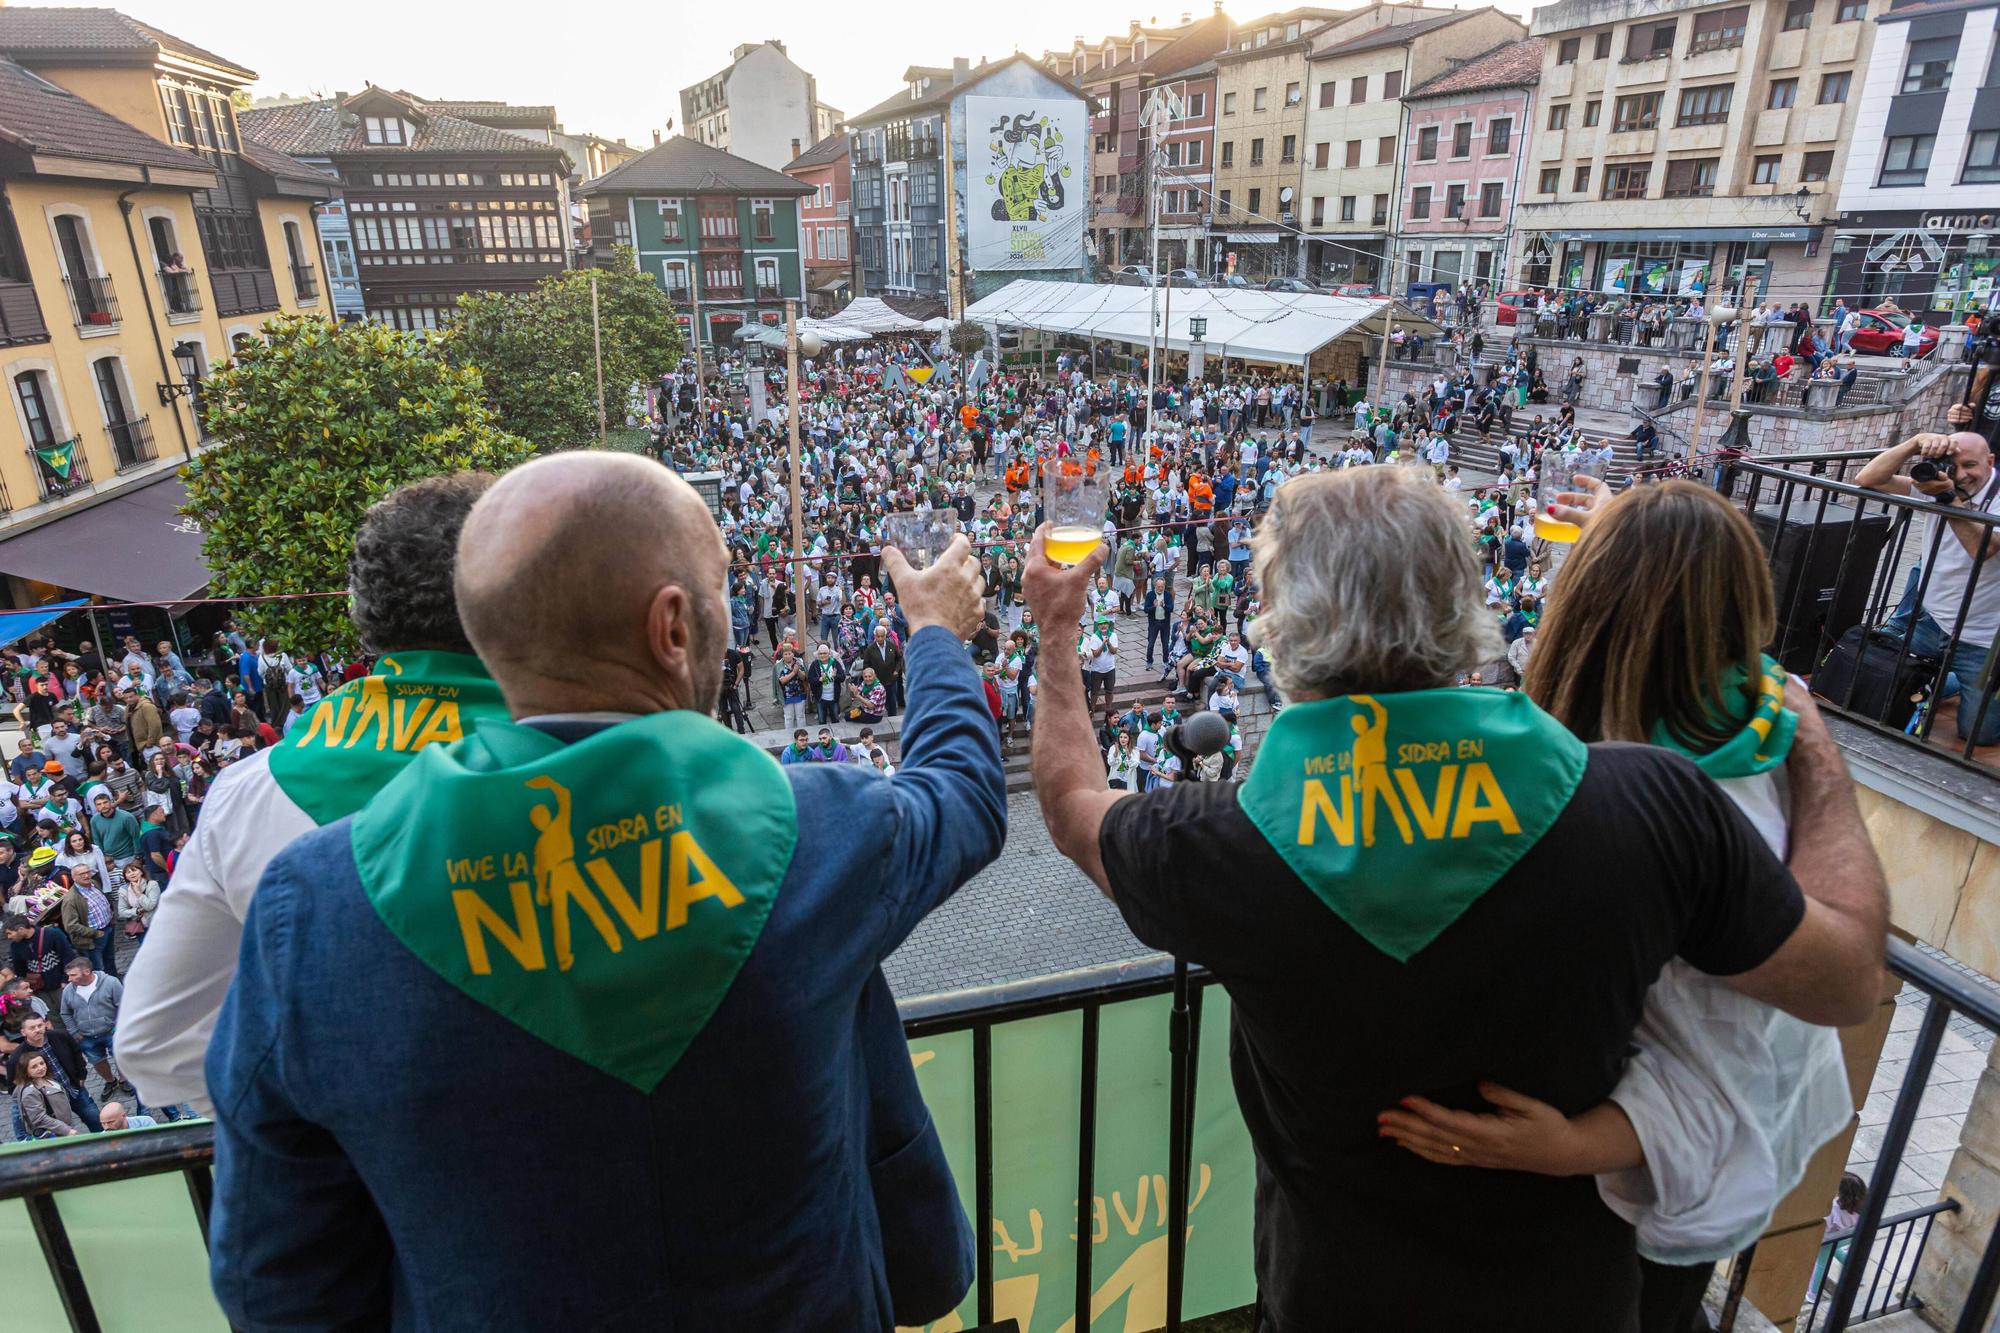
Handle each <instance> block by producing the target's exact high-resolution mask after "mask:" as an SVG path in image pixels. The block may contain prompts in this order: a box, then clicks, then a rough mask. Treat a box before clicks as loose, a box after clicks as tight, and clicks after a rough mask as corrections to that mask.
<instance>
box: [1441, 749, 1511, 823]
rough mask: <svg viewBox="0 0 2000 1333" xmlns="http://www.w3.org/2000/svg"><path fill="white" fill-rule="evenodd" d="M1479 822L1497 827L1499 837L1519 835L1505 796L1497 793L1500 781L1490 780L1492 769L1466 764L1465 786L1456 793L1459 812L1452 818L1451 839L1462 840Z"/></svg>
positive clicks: (1493, 778) (1488, 766) (1489, 765)
mask: <svg viewBox="0 0 2000 1333" xmlns="http://www.w3.org/2000/svg"><path fill="white" fill-rule="evenodd" d="M1482 798H1483V799H1482ZM1481 822H1487V823H1494V824H1498V825H1499V826H1500V831H1501V832H1502V833H1509V834H1516V833H1519V832H1520V831H1521V821H1520V820H1518V819H1516V818H1515V817H1514V807H1513V806H1511V805H1509V804H1508V803H1507V793H1505V792H1503V791H1501V790H1500V783H1499V780H1498V779H1496V778H1495V777H1494V776H1493V766H1492V765H1491V764H1467V765H1466V766H1465V784H1464V785H1463V786H1461V787H1460V788H1459V789H1458V812H1457V813H1456V814H1455V815H1453V816H1452V821H1451V836H1452V837H1454V838H1463V837H1464V836H1465V835H1466V834H1468V833H1470V832H1471V831H1472V826H1473V825H1474V824H1477V823H1481Z"/></svg>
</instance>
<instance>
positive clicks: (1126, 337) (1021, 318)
mask: <svg viewBox="0 0 2000 1333" xmlns="http://www.w3.org/2000/svg"><path fill="white" fill-rule="evenodd" d="M1391 304H1394V306H1395V310H1394V311H1393V313H1392V314H1391V318H1392V319H1393V320H1394V322H1395V324H1396V325H1397V326H1399V327H1402V328H1406V329H1414V330H1418V331H1422V332H1429V331H1431V330H1433V329H1435V328H1436V326H1435V325H1434V324H1432V323H1431V321H1430V320H1428V319H1426V318H1425V317H1423V316H1422V315H1419V314H1417V313H1415V312H1414V311H1412V310H1411V309H1410V308H1409V307H1407V306H1405V305H1403V304H1402V303H1401V302H1394V303H1392V302H1391V301H1389V300H1388V298H1386V297H1380V296H1374V297H1360V296H1317V295H1311V294H1306V293H1297V292H1264V291H1245V290H1244V289H1242V288H1240V287H1199V288H1181V287H1176V288H1174V289H1173V291H1172V296H1171V298H1170V297H1169V295H1168V292H1167V291H1166V290H1165V289H1151V290H1149V289H1147V288H1145V287H1121V286H1098V285H1094V284H1090V283H1081V282H1043V281H1038V280H1032V279H1025V278H1024V279H1022V280H1020V281H1018V282H1010V283H1008V284H1007V285H1006V286H1005V287H1003V288H1001V289H1000V290H999V291H997V292H995V293H993V295H991V296H989V297H987V298H985V299H984V300H982V301H977V302H975V303H974V304H972V305H971V306H969V307H967V309H966V312H965V317H966V318H967V319H970V320H972V321H974V322H975V323H979V324H991V325H999V326H1003V327H1006V328H1016V329H1039V330H1042V331H1043V332H1047V333H1067V334H1074V335H1077V336H1079V337H1086V338H1093V339H1099V340H1103V341H1107V342H1123V343H1132V344H1134V345H1137V346H1145V345H1146V344H1147V343H1149V342H1150V341H1152V338H1153V336H1154V334H1153V332H1152V330H1153V329H1154V327H1155V326H1154V324H1153V311H1154V309H1155V308H1156V307H1157V309H1158V310H1159V312H1160V314H1161V316H1162V317H1163V324H1162V326H1163V327H1164V328H1165V330H1166V343H1167V346H1168V347H1170V348H1172V349H1173V350H1175V351H1179V352H1185V351H1188V350H1189V349H1190V348H1191V347H1192V346H1193V341H1194V340H1193V338H1192V337H1191V335H1190V333H1189V327H1188V321H1189V320H1192V319H1195V318H1201V319H1205V320H1207V321H1208V325H1207V328H1206V329H1205V330H1204V332H1203V335H1202V345H1203V347H1204V348H1205V349H1206V350H1207V354H1208V355H1209V356H1216V357H1221V356H1233V357H1236V358H1238V359H1240V360H1245V361H1264V362H1273V363H1277V364H1280V365H1288V366H1303V365H1305V364H1306V363H1307V361H1308V360H1309V359H1310V358H1311V356H1312V354H1313V353H1314V352H1316V351H1318V350H1319V349H1320V348H1322V347H1324V346H1326V345H1327V344H1328V343H1330V342H1333V341H1334V340H1335V339H1338V338H1341V337H1344V336H1345V335H1347V334H1348V333H1351V332H1354V331H1356V330H1360V331H1362V332H1379V331H1380V330H1381V328H1382V312H1383V310H1384V309H1385V308H1386V307H1388V306H1390V305H1391Z"/></svg>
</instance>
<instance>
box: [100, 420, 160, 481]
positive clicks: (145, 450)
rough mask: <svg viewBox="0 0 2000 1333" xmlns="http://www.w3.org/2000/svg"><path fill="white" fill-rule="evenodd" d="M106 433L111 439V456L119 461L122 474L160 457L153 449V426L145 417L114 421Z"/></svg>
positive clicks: (107, 427)
mask: <svg viewBox="0 0 2000 1333" xmlns="http://www.w3.org/2000/svg"><path fill="white" fill-rule="evenodd" d="M104 433H105V434H106V435H108V436H110V437H111V456H112V457H113V458H115V459H117V460H118V470H119V471H120V472H123V471H124V470H125V469H126V468H128V467H137V466H139V464H141V463H146V462H151V461H152V460H153V459H154V458H156V457H158V453H157V451H156V450H155V449H154V447H153V425H152V422H151V421H149V420H148V419H147V418H145V417H135V418H134V419H132V420H131V421H114V422H112V423H111V424H110V425H108V426H106V427H105V428H104Z"/></svg>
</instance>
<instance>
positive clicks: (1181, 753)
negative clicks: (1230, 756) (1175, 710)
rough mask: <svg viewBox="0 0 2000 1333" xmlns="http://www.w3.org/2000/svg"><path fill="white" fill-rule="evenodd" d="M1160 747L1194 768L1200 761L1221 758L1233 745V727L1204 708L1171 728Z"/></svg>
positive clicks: (1187, 766) (1183, 763) (1184, 765)
mask: <svg viewBox="0 0 2000 1333" xmlns="http://www.w3.org/2000/svg"><path fill="white" fill-rule="evenodd" d="M1160 744H1161V745H1162V746H1164V747H1165V748H1166V749H1167V750H1168V751H1169V752H1170V753H1172V754H1173V755H1174V757H1175V758H1177V759H1179V760H1180V761H1181V765H1182V767H1184V768H1193V767H1194V765H1195V762H1196V761H1197V760H1199V759H1205V758H1207V757H1208V756H1209V755H1212V754H1220V753H1221V752H1222V747H1223V746H1225V745H1227V744H1229V724H1228V723H1227V722H1225V721H1223V719H1222V714H1220V713H1217V712H1213V711H1211V710H1210V709H1206V708H1204V709H1202V710H1201V711H1200V712H1198V713H1189V714H1188V715H1187V716H1186V717H1184V718H1182V719H1181V720H1180V721H1179V722H1176V723H1175V724H1174V725H1173V726H1171V727H1168V728H1167V730H1166V734H1165V735H1163V736H1162V737H1160Z"/></svg>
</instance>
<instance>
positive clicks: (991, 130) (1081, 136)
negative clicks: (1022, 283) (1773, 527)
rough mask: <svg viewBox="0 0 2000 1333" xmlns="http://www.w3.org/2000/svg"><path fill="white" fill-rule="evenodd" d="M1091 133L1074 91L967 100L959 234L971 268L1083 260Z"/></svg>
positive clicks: (1066, 264)
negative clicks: (962, 221)
mask: <svg viewBox="0 0 2000 1333" xmlns="http://www.w3.org/2000/svg"><path fill="white" fill-rule="evenodd" d="M1089 154H1090V139H1089V137H1088V135H1087V134H1086V133H1085V126H1084V108H1083V103H1082V102H1081V101H1079V100H1077V99H1075V98H1073V97H1062V96H1050V97H972V96H968V97H967V98H966V99H965V158H966V160H965V200H966V208H965V237H966V248H967V249H968V250H969V251H970V260H971V264H972V267H973V268H974V269H975V270H986V269H1065V268H1079V267H1081V266H1082V264H1083V238H1084V233H1085V232H1086V231H1087V230H1089V228H1088V226H1087V219H1088V215H1089V212H1090V181H1089V172H1090V167H1089Z"/></svg>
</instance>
